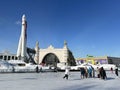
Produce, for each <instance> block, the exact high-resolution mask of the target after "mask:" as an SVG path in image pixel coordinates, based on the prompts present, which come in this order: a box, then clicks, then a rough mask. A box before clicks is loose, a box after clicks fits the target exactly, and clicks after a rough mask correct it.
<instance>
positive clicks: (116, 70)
mask: <svg viewBox="0 0 120 90" xmlns="http://www.w3.org/2000/svg"><path fill="white" fill-rule="evenodd" d="M115 74H116V76H118V68H117V67H116V68H115Z"/></svg>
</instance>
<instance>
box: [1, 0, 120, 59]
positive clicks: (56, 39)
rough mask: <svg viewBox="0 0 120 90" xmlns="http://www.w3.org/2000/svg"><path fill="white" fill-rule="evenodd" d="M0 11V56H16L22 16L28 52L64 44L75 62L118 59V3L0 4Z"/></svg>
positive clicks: (20, 0) (54, 0)
mask: <svg viewBox="0 0 120 90" xmlns="http://www.w3.org/2000/svg"><path fill="white" fill-rule="evenodd" d="M0 11H1V12H0V31H1V32H0V52H3V51H6V50H7V51H9V52H10V53H16V52H17V47H18V42H19V37H20V33H21V18H22V15H23V14H25V16H26V19H27V24H28V25H27V46H28V47H30V48H34V47H35V44H36V41H38V42H39V47H40V48H48V46H49V45H53V46H54V47H55V48H62V47H63V45H64V41H67V44H68V47H69V49H70V50H71V51H72V53H73V55H74V57H75V58H78V57H86V55H92V56H113V57H120V0H0Z"/></svg>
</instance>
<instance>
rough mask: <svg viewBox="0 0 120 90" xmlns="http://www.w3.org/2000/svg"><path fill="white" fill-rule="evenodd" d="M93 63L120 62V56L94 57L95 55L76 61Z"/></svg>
mask: <svg viewBox="0 0 120 90" xmlns="http://www.w3.org/2000/svg"><path fill="white" fill-rule="evenodd" d="M84 62H86V63H91V64H94V65H95V64H98V63H99V64H115V65H119V64H120V58H119V57H110V56H100V57H94V56H88V55H87V57H86V58H77V59H76V63H77V64H81V63H84Z"/></svg>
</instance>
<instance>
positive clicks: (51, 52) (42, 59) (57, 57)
mask: <svg viewBox="0 0 120 90" xmlns="http://www.w3.org/2000/svg"><path fill="white" fill-rule="evenodd" d="M38 44H39V43H38V42H37V43H36V47H35V50H36V54H35V58H34V60H35V62H36V63H38V64H46V65H57V63H61V64H66V63H67V64H68V65H70V66H72V65H76V62H75V58H74V56H73V54H72V52H71V51H70V50H69V49H68V46H67V43H66V41H65V42H64V46H63V48H54V47H53V46H52V45H50V46H49V47H48V48H45V49H42V48H39V45H38Z"/></svg>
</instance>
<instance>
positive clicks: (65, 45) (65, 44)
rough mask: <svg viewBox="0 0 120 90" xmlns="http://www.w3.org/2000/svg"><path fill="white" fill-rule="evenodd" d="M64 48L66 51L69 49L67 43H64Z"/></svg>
mask: <svg viewBox="0 0 120 90" xmlns="http://www.w3.org/2000/svg"><path fill="white" fill-rule="evenodd" d="M64 48H66V49H67V48H68V47H67V42H66V41H64Z"/></svg>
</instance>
